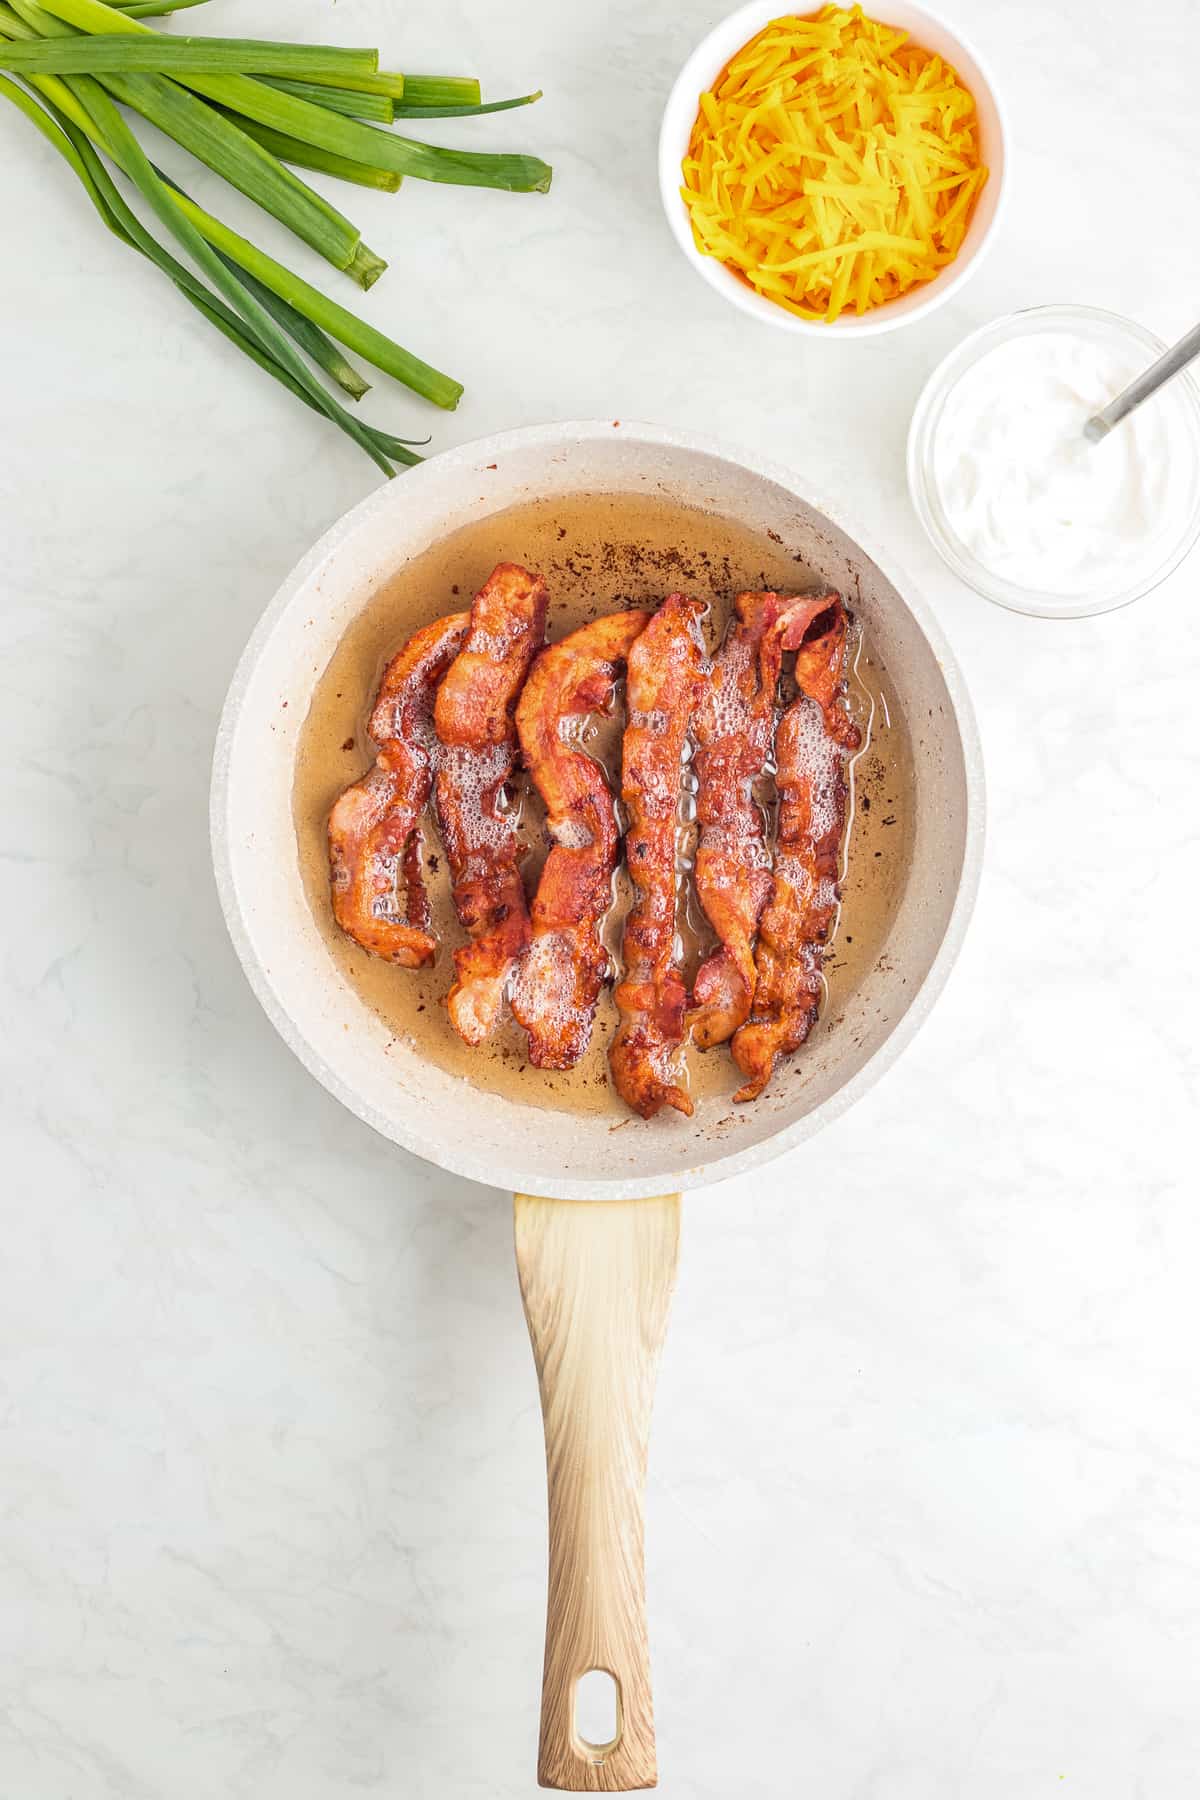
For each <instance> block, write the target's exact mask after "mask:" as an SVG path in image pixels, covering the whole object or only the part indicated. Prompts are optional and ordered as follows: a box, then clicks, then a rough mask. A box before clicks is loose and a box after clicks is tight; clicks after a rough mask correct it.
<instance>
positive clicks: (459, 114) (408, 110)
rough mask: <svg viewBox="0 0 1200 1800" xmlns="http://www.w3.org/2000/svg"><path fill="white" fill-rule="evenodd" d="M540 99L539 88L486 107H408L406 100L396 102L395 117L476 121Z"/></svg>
mask: <svg viewBox="0 0 1200 1800" xmlns="http://www.w3.org/2000/svg"><path fill="white" fill-rule="evenodd" d="M541 97H542V90H541V88H539V89H538V91H537V93H536V94H519V95H518V96H517V98H516V99H515V100H489V101H488V102H487V104H486V106H410V105H409V104H408V101H407V100H397V101H396V102H395V116H396V118H397V119H476V118H478V117H479V116H480V115H481V114H482V113H497V112H511V110H512V108H513V107H514V106H532V105H533V103H534V101H535V100H540V99H541Z"/></svg>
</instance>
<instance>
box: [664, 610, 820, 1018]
mask: <svg viewBox="0 0 1200 1800" xmlns="http://www.w3.org/2000/svg"><path fill="white" fill-rule="evenodd" d="M837 598H838V596H837V595H836V594H832V593H825V594H817V595H804V596H796V597H788V596H785V595H783V594H776V593H745V594H739V595H738V596H737V598H736V599H735V601H734V603H733V604H734V612H735V618H734V621H733V623H732V625H731V628H730V631H729V633H728V635H727V637H726V639H725V642H724V644H723V645H722V646H721V650H720V652H719V654H718V656H717V659H716V662H715V664H714V665H713V670H712V673H711V675H710V677H709V679H708V682H707V684H706V687H705V693H704V698H703V700H702V701H701V704H700V711H699V713H698V714H697V717H696V762H695V768H696V776H697V781H698V784H699V785H698V790H697V794H696V817H697V819H698V821H699V825H700V836H699V840H698V842H697V846H696V893H697V895H698V897H699V900H700V904H701V906H702V907H703V908H704V911H705V913H706V914H707V916H708V921H709V924H710V925H711V926H712V928H713V930H714V931H715V932H716V934H717V937H718V938H719V939H720V943H719V944H718V946H717V948H716V949H715V950H714V951H713V953H712V955H711V956H710V957H709V958H708V959H707V961H706V962H704V963H703V964H702V965H701V967H700V968H699V970H698V971H697V973H696V979H695V982H694V983H693V986H692V998H693V1002H694V1006H693V1010H692V1013H691V1026H692V1036H693V1038H694V1039H695V1041H696V1043H697V1044H699V1046H700V1048H701V1049H702V1050H709V1049H711V1048H712V1046H713V1045H714V1044H723V1043H725V1042H726V1041H727V1040H728V1039H729V1038H731V1037H732V1036H733V1034H734V1032H735V1031H736V1030H737V1029H738V1027H739V1026H740V1025H742V1024H744V1023H745V1020H746V1018H747V1016H748V1014H749V1012H750V1003H751V1001H752V999H753V998H754V984H755V970H754V934H755V932H756V931H757V930H758V922H759V919H760V918H761V916H762V911H763V908H764V906H765V905H766V904H767V901H768V899H769V898H770V895H771V854H770V851H769V850H768V848H767V845H766V841H765V839H764V836H763V819H762V812H761V810H760V808H759V806H758V803H757V801H756V799H755V797H754V792H753V786H752V784H753V782H754V781H755V779H756V778H757V777H758V776H760V775H761V774H762V773H763V771H764V769H765V767H766V764H767V759H768V757H769V754H770V750H771V739H772V737H773V735H774V728H775V718H776V711H775V695H776V690H777V688H778V686H779V671H780V667H781V665H782V662H783V650H784V636H785V633H786V634H787V635H788V636H789V637H791V638H792V640H793V641H796V640H797V638H798V637H801V636H803V633H804V632H805V631H806V630H807V629H808V627H809V625H811V624H812V622H813V620H814V619H815V618H817V617H818V616H819V615H820V614H821V613H823V612H826V611H828V609H829V607H830V606H831V605H832V604H833V603H834V602H836V600H837Z"/></svg>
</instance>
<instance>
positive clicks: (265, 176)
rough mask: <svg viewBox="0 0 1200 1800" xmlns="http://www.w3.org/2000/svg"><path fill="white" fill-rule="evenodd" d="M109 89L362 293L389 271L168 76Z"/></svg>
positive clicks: (259, 148) (109, 80) (304, 190)
mask: <svg viewBox="0 0 1200 1800" xmlns="http://www.w3.org/2000/svg"><path fill="white" fill-rule="evenodd" d="M16 5H17V7H18V8H19V10H20V14H21V17H22V19H23V20H24V21H25V22H26V24H27V26H29V25H32V26H35V27H36V28H37V29H38V30H39V31H41V32H44V33H46V35H47V36H49V37H51V38H52V39H58V38H60V36H61V34H63V33H69V32H70V30H71V27H70V26H68V25H65V24H63V23H62V22H61V21H60V20H58V19H57V18H55V17H53V16H52V15H51V14H49V13H47V12H46V11H45V10H44V9H43V8H41V7H40V6H37V5H31V4H29V0H16ZM19 35H21V36H25V35H27V34H26V33H22V34H19ZM72 41H74V42H79V41H80V40H78V39H73V40H72ZM104 84H105V86H106V87H107V88H108V89H109V91H110V92H111V93H113V94H115V96H116V98H117V99H118V100H120V101H122V102H123V103H124V104H125V105H126V106H130V107H132V108H133V109H134V111H135V112H139V113H141V115H142V117H143V118H146V119H149V121H150V123H151V124H152V125H157V126H158V128H159V130H160V131H163V132H165V133H166V135H167V136H168V137H172V138H174V139H175V141H176V142H177V143H179V144H181V145H182V146H183V148H184V149H185V150H190V151H191V153H192V155H193V156H195V157H196V158H197V159H198V161H200V162H202V163H205V164H207V166H208V167H209V168H210V169H213V170H214V171H215V172H216V173H217V174H218V175H221V176H223V177H224V179H225V180H226V181H228V182H229V184H230V186H231V187H235V188H237V189H238V190H239V191H240V192H241V193H243V194H246V195H248V197H249V198H250V199H251V200H254V201H255V202H256V203H257V204H258V205H259V206H261V207H262V208H263V210H264V211H265V212H269V213H270V214H271V215H272V217H274V218H276V219H278V220H279V221H280V223H281V224H283V225H286V226H287V227H288V229H289V231H293V232H295V234H296V236H297V237H298V238H301V239H302V240H303V242H304V243H306V244H309V245H310V246H311V247H312V248H313V249H314V250H315V251H316V252H317V254H318V255H319V256H323V257H324V258H325V260H326V262H329V263H332V265H333V267H334V268H335V269H342V270H344V271H345V272H346V273H347V274H349V275H350V276H351V277H352V278H353V279H354V280H355V281H357V282H358V283H359V285H360V286H361V287H363V288H369V287H370V286H371V285H372V283H373V282H375V281H377V280H378V279H379V277H380V275H382V274H383V271H384V270H385V269H386V268H387V264H386V263H385V262H384V261H383V259H382V258H381V257H379V256H376V254H375V252H374V251H373V250H370V249H368V247H367V246H366V245H365V244H363V243H362V242H361V233H360V232H359V229H358V227H357V225H354V224H352V223H351V221H350V220H349V219H347V218H346V217H345V216H344V215H343V214H342V213H340V212H339V211H338V210H337V208H336V207H334V206H332V205H331V204H330V203H329V201H328V200H326V199H325V198H324V197H323V195H321V194H318V193H316V192H315V190H314V189H312V188H310V187H309V186H308V184H307V182H304V181H301V180H300V178H299V176H297V175H293V174H292V172H291V170H290V169H285V168H284V167H283V165H282V163H280V162H279V161H278V160H277V159H276V158H275V157H274V156H273V155H272V154H271V152H270V151H269V150H268V149H266V148H265V147H264V146H263V145H262V144H260V143H258V142H257V141H256V140H255V139H253V138H251V137H250V136H249V134H248V133H246V132H244V131H242V130H241V127H240V125H239V124H238V123H235V122H234V121H232V120H230V119H227V118H225V117H223V116H222V115H221V114H220V113H218V112H216V111H214V109H213V108H212V107H211V106H206V105H205V104H204V102H203V101H202V100H199V99H197V97H196V95H195V94H192V93H190V92H189V91H188V89H187V88H183V87H179V86H177V84H176V83H175V82H173V81H169V80H168V79H167V78H166V77H165V76H163V75H136V74H135V75H109V76H107V77H106V78H104Z"/></svg>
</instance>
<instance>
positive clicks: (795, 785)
mask: <svg viewBox="0 0 1200 1800" xmlns="http://www.w3.org/2000/svg"><path fill="white" fill-rule="evenodd" d="M810 623H812V622H810ZM847 630H848V621H847V617H846V611H845V608H844V607H843V605H842V603H841V601H840V600H838V601H836V603H835V604H834V605H833V606H832V607H828V606H827V607H826V609H825V611H824V613H823V615H822V617H821V618H819V619H818V620H816V621H815V629H814V631H813V635H811V636H809V637H806V638H804V639H803V641H802V642H801V643H800V644H799V647H798V649H797V654H796V685H797V687H798V688H799V690H800V695H799V698H798V699H796V700H795V701H793V703H792V705H791V706H789V707H788V709H787V711H786V712H785V713H784V715H783V718H782V719H781V720H780V722H779V730H778V733H777V734H776V739H775V760H776V776H775V780H776V785H777V787H778V790H779V832H778V837H777V840H776V846H775V878H774V882H773V885H772V889H771V897H770V900H769V901H768V903H767V906H766V908H765V910H764V912H763V914H762V919H761V922H760V925H759V935H758V946H757V949H756V950H755V956H754V961H755V968H756V971H757V980H756V983H755V989H754V1000H753V1004H752V1006H751V1011H750V1018H749V1021H748V1022H747V1023H746V1024H745V1025H743V1026H742V1027H741V1029H740V1030H739V1031H737V1032H735V1034H734V1038H733V1045H732V1048H733V1056H734V1060H735V1062H736V1063H737V1065H738V1068H739V1069H740V1070H741V1071H742V1073H743V1075H745V1076H747V1078H748V1079H747V1081H746V1083H745V1085H744V1086H743V1087H741V1088H739V1089H738V1091H737V1093H736V1094H735V1095H734V1099H735V1100H756V1099H757V1098H758V1096H759V1094H761V1093H762V1091H763V1089H764V1088H765V1087H766V1085H767V1083H768V1081H770V1079H771V1075H772V1073H773V1072H774V1069H775V1064H776V1062H777V1061H778V1059H779V1057H781V1056H787V1055H789V1054H790V1053H791V1051H793V1050H795V1049H797V1048H798V1047H799V1046H800V1045H801V1044H802V1043H803V1042H804V1040H805V1038H806V1037H807V1036H808V1034H809V1032H810V1031H811V1030H812V1027H813V1025H814V1023H815V1022H816V1017H817V1011H818V1008H819V1006H820V1002H821V993H822V985H823V984H822V978H821V962H822V956H823V947H824V944H825V942H826V940H827V938H828V936H829V930H830V927H831V925H832V924H833V921H834V919H835V917H836V915H837V906H838V885H837V877H838V853H839V849H840V846H841V841H842V832H843V830H844V828H845V823H846V799H847V791H848V790H847V782H846V763H847V759H848V756H849V754H850V753H851V752H852V751H854V750H857V749H858V747H859V744H860V742H861V739H860V736H859V732H858V729H857V727H856V726H855V725H854V723H853V721H852V720H851V719H850V717H849V715H848V714H847V712H846V711H845V709H844V707H843V706H842V703H841V702H842V694H843V691H844V685H845V682H844V677H845V662H846V638H847ZM797 635H798V633H795V632H793V631H790V630H785V635H784V642H785V645H787V646H788V647H789V648H791V647H793V645H794V644H795V638H796V636H797ZM789 640H791V641H790V642H789Z"/></svg>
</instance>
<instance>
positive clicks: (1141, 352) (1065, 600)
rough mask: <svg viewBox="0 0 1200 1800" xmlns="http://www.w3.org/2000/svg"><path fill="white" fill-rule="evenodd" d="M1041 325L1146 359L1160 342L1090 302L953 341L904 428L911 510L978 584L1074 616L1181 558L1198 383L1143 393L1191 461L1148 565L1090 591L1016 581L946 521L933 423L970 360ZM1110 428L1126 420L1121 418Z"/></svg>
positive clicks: (1178, 381) (1194, 485) (1030, 608)
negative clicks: (1163, 414) (1170, 421)
mask: <svg viewBox="0 0 1200 1800" xmlns="http://www.w3.org/2000/svg"><path fill="white" fill-rule="evenodd" d="M1045 331H1063V332H1069V333H1071V334H1072V335H1073V336H1076V337H1083V338H1085V339H1088V340H1089V341H1091V342H1093V343H1097V344H1102V345H1105V346H1112V347H1115V348H1117V349H1119V350H1121V351H1122V352H1124V353H1125V354H1126V355H1127V356H1128V355H1129V354H1130V353H1132V355H1133V359H1134V361H1135V363H1137V364H1139V365H1143V366H1144V365H1145V364H1148V363H1151V362H1153V361H1154V360H1155V358H1156V357H1158V356H1161V355H1162V353H1163V351H1164V350H1165V349H1166V345H1165V344H1164V343H1163V342H1162V341H1161V340H1160V339H1159V338H1157V337H1155V335H1154V333H1153V332H1152V331H1147V330H1145V328H1144V327H1143V326H1141V325H1137V324H1135V323H1134V322H1133V320H1132V319H1124V318H1122V317H1121V316H1120V315H1119V314H1117V313H1110V312H1104V311H1101V310H1100V309H1098V308H1096V307H1092V306H1035V307H1030V308H1028V309H1027V310H1026V311H1024V312H1016V313H1010V314H1008V315H1007V316H1006V317H1004V318H1001V319H996V320H993V322H992V323H991V324H990V325H985V326H983V327H982V329H981V330H979V331H976V332H973V333H972V334H971V336H970V337H968V338H965V339H964V340H963V342H962V343H961V344H959V346H958V348H957V349H955V350H952V351H951V352H950V355H949V356H947V357H946V359H945V360H944V361H943V362H942V363H940V364H939V365H938V367H937V368H936V369H935V370H934V372H933V374H932V375H931V376H930V378H929V380H928V381H927V382H926V384H925V387H924V390H923V392H922V394H921V397H920V399H919V400H918V401H917V406H916V411H915V412H914V413H913V419H912V424H911V426H910V427H909V433H908V491H909V494H910V495H911V497H912V503H913V506H914V507H915V508H916V512H917V517H918V518H919V519H920V521H921V523H922V525H923V526H924V527H925V530H926V532H927V533H928V535H929V538H930V541H931V542H932V544H933V546H934V548H935V549H936V550H937V551H938V553H939V554H940V556H941V557H942V560H943V561H944V562H945V563H946V564H947V566H948V567H949V568H951V569H952V570H953V571H954V573H955V574H956V575H957V576H958V577H959V578H960V579H961V580H962V581H965V582H966V583H967V585H968V587H972V588H974V590H975V592H976V593H977V594H982V595H983V596H984V598H985V599H987V600H994V601H995V602H996V603H997V604H998V605H1000V606H1007V607H1008V608H1010V610H1011V611H1013V612H1022V613H1028V614H1030V615H1031V616H1032V617H1035V618H1047V619H1080V618H1086V617H1088V616H1089V615H1091V614H1094V613H1103V612H1112V611H1114V610H1115V609H1116V608H1117V607H1119V606H1127V605H1128V604H1129V603H1130V601H1132V600H1139V599H1140V598H1141V597H1142V595H1143V594H1148V593H1149V592H1150V591H1151V589H1152V588H1156V587H1157V586H1158V584H1159V583H1160V582H1161V581H1165V580H1166V578H1167V576H1168V575H1170V574H1171V572H1172V570H1174V569H1177V568H1178V567H1179V564H1180V563H1181V562H1182V561H1183V559H1184V557H1185V556H1186V555H1187V554H1188V551H1189V550H1191V549H1192V547H1193V545H1194V544H1195V542H1196V539H1197V537H1200V393H1198V392H1197V389H1196V387H1195V384H1194V383H1193V381H1192V379H1191V377H1190V376H1189V375H1186V374H1184V375H1178V376H1176V377H1175V379H1174V380H1173V381H1172V382H1170V383H1169V384H1168V385H1167V386H1166V387H1165V388H1163V389H1162V391H1161V392H1160V393H1158V394H1156V395H1155V396H1154V397H1153V398H1152V399H1150V400H1147V401H1146V402H1145V404H1146V405H1147V406H1148V407H1150V406H1154V407H1168V406H1169V407H1173V408H1174V409H1175V417H1176V426H1175V436H1176V439H1177V444H1178V448H1177V450H1176V453H1175V454H1176V455H1179V454H1183V455H1186V456H1187V457H1188V459H1189V462H1188V466H1187V468H1186V469H1181V470H1179V476H1180V480H1181V482H1182V483H1184V484H1185V485H1184V490H1183V491H1184V492H1185V493H1186V496H1187V499H1188V504H1186V505H1184V506H1181V507H1180V528H1179V530H1178V532H1177V533H1175V532H1171V533H1170V534H1168V535H1167V536H1166V537H1165V539H1164V538H1163V537H1160V536H1158V535H1156V536H1155V537H1154V538H1153V539H1148V540H1147V556H1146V563H1145V567H1144V568H1139V569H1138V570H1137V573H1136V575H1134V576H1133V577H1131V576H1130V575H1129V572H1128V570H1125V571H1123V572H1118V575H1117V576H1116V577H1114V578H1113V579H1112V580H1110V581H1108V582H1105V581H1103V580H1098V582H1097V585H1096V588H1095V590H1094V591H1093V592H1089V593H1088V594H1087V595H1086V597H1080V596H1079V595H1077V594H1064V593H1061V592H1059V593H1055V592H1053V591H1051V590H1049V589H1042V590H1040V589H1038V588H1034V587H1024V586H1019V585H1018V584H1017V583H1016V582H1013V581H1011V580H1009V579H1008V578H1007V577H1006V576H1003V575H1000V574H997V573H996V571H995V570H993V569H989V568H988V567H986V566H985V565H984V564H983V563H981V562H980V561H979V559H978V558H977V557H976V555H975V554H974V552H973V551H972V550H971V549H970V547H969V546H968V545H967V544H965V543H964V542H963V540H962V538H961V537H960V536H959V535H958V533H957V532H956V531H955V529H954V526H953V525H952V524H951V521H950V519H949V517H948V516H947V513H946V509H945V507H944V505H943V503H942V498H941V494H940V491H939V487H938V482H937V473H936V453H937V442H938V430H939V426H940V424H941V421H942V418H943V416H944V413H945V408H946V403H947V401H948V400H949V398H950V396H951V394H952V393H953V392H954V389H955V387H956V386H957V384H958V382H959V381H960V380H961V379H962V377H963V375H965V374H966V372H967V371H968V370H969V369H973V368H974V367H975V366H976V365H977V364H978V363H979V362H980V361H981V360H982V358H983V357H984V356H986V355H987V354H988V352H989V351H992V350H994V349H996V348H997V346H999V345H1001V344H1006V343H1009V342H1011V341H1012V340H1013V339H1014V338H1018V337H1022V336H1030V335H1033V334H1035V333H1038V332H1045ZM1109 397H1111V396H1109ZM1102 403H1103V397H1102V398H1101V399H1100V400H1098V401H1097V404H1098V405H1099V404H1102ZM1116 429H1117V430H1118V431H1120V430H1122V429H1123V427H1122V426H1119V425H1118V426H1117V427H1116Z"/></svg>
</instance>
